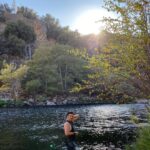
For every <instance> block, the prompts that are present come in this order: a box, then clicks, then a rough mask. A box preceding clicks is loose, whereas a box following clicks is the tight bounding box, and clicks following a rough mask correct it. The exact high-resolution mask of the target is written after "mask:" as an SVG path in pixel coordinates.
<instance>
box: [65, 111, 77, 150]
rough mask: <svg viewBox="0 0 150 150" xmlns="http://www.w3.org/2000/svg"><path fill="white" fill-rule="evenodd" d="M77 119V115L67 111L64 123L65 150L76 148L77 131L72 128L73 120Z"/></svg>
mask: <svg viewBox="0 0 150 150" xmlns="http://www.w3.org/2000/svg"><path fill="white" fill-rule="evenodd" d="M77 119H79V115H75V114H74V113H73V112H68V113H67V115H66V122H65V124H64V133H65V136H66V141H65V142H66V146H67V150H75V149H76V135H78V132H75V130H74V128H73V122H74V121H76V120H77Z"/></svg>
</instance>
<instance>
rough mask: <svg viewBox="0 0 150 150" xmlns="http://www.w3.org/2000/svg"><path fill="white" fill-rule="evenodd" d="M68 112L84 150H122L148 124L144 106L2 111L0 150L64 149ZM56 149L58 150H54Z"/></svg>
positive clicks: (64, 107) (41, 108)
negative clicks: (74, 119)
mask: <svg viewBox="0 0 150 150" xmlns="http://www.w3.org/2000/svg"><path fill="white" fill-rule="evenodd" d="M68 111H73V112H75V113H78V114H79V115H80V120H78V121H77V122H76V123H75V129H76V130H77V131H79V135H78V137H77V141H78V144H79V145H80V148H81V149H83V150H123V149H124V148H125V145H126V144H130V143H131V142H133V141H134V139H135V137H136V131H137V125H135V124H134V123H133V122H132V121H131V116H132V115H133V114H134V115H135V116H137V117H138V118H139V122H140V124H142V125H143V124H144V123H146V122H147V119H146V109H145V105H143V104H125V105H88V106H83V105H82V106H79V105H78V106H59V107H38V108H9V109H8V108H4V109H0V150H52V149H57V150H65V144H64V134H63V124H64V122H65V115H66V113H67V112H68ZM51 147H55V148H51Z"/></svg>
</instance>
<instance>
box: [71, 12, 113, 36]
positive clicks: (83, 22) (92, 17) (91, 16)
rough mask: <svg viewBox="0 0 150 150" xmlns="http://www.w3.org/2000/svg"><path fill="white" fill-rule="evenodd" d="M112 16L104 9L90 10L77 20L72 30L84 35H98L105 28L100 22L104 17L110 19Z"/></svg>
mask: <svg viewBox="0 0 150 150" xmlns="http://www.w3.org/2000/svg"><path fill="white" fill-rule="evenodd" d="M111 15H112V14H111ZM111 15H110V14H109V13H108V12H107V11H106V10H104V9H93V10H88V11H86V12H84V13H83V14H81V15H80V16H79V17H78V18H77V19H76V20H75V22H74V25H73V27H72V28H73V30H78V31H79V32H80V33H81V34H83V35H86V34H91V33H92V34H98V33H99V32H100V31H101V30H102V29H103V26H104V24H103V23H102V22H100V20H101V19H103V17H109V16H111Z"/></svg>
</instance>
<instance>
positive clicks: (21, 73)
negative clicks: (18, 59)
mask: <svg viewBox="0 0 150 150" xmlns="http://www.w3.org/2000/svg"><path fill="white" fill-rule="evenodd" d="M27 70H28V67H27V66H26V65H21V66H20V68H18V69H17V70H16V71H15V72H14V73H13V77H14V78H18V79H20V78H22V77H23V76H24V75H25V73H26V72H27Z"/></svg>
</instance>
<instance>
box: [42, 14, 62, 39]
mask: <svg viewBox="0 0 150 150" xmlns="http://www.w3.org/2000/svg"><path fill="white" fill-rule="evenodd" d="M41 21H42V23H43V25H44V26H45V29H46V35H47V39H51V38H53V39H55V40H56V39H57V37H58V35H59V33H60V30H61V27H60V25H59V21H58V19H55V18H54V17H52V16H51V15H49V14H46V16H44V17H43V18H42V19H41Z"/></svg>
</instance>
